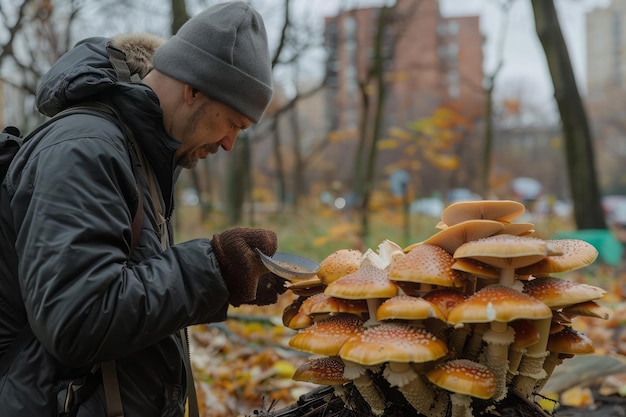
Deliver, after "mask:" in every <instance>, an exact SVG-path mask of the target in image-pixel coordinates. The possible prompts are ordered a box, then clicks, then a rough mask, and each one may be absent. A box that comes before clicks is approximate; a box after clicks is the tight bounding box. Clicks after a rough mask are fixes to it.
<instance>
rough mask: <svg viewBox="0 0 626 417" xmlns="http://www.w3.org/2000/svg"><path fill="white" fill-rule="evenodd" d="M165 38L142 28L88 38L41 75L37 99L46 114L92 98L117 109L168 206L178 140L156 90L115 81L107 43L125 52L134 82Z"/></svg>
mask: <svg viewBox="0 0 626 417" xmlns="http://www.w3.org/2000/svg"><path fill="white" fill-rule="evenodd" d="M161 43H163V39H161V38H158V37H156V36H154V35H150V34H145V33H134V34H123V35H118V36H116V37H114V38H111V39H109V38H100V37H94V38H87V39H85V40H82V41H81V42H79V43H77V44H76V46H75V47H74V48H72V49H70V50H69V51H68V52H66V53H65V54H64V55H63V56H62V57H61V58H59V60H58V61H57V62H56V63H55V64H54V65H53V66H52V68H50V70H49V71H48V72H47V73H46V74H45V75H44V76H43V77H42V80H41V83H40V84H39V87H38V89H37V96H36V104H37V108H38V109H39V111H40V112H41V113H43V114H45V115H46V116H54V115H55V114H57V113H59V112H60V111H62V110H64V109H65V108H67V107H70V106H72V105H76V104H80V103H81V102H89V101H96V102H102V103H106V104H109V105H111V106H113V107H115V108H117V109H118V112H119V114H120V115H121V117H122V118H123V119H124V123H125V124H126V125H127V126H128V127H129V128H130V130H131V131H132V132H133V133H134V135H135V139H136V140H137V142H138V143H139V145H140V147H141V149H142V151H143V153H144V154H145V156H146V157H147V159H148V161H150V163H151V165H152V167H153V170H154V172H155V174H156V176H157V179H158V181H159V184H160V186H161V190H162V191H163V195H164V198H165V199H166V205H167V206H169V207H168V208H171V205H170V203H168V202H167V199H168V197H169V196H170V194H169V193H171V191H172V189H173V182H174V181H175V180H176V177H177V175H178V173H179V172H180V169H179V168H177V167H176V166H175V162H174V153H175V152H176V149H178V147H179V146H180V143H179V142H178V141H176V140H175V139H174V138H173V137H171V136H170V135H169V134H168V133H167V132H166V130H165V128H164V126H163V113H162V110H161V107H160V105H159V99H158V97H157V95H156V94H155V93H154V91H153V90H152V89H151V88H150V87H148V86H147V85H145V84H143V83H141V82H121V81H119V80H118V77H117V73H116V70H115V68H114V66H113V63H112V62H111V60H110V59H109V50H108V48H113V49H116V50H117V51H120V52H122V53H124V55H125V57H126V63H127V65H128V68H129V70H130V72H131V76H132V77H131V79H132V80H133V81H140V79H141V78H143V77H145V76H146V75H147V74H148V73H149V72H150V71H151V70H152V57H153V55H154V51H155V50H156V48H158V47H159V46H160V45H161Z"/></svg>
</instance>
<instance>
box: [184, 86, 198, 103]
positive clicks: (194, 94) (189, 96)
mask: <svg viewBox="0 0 626 417" xmlns="http://www.w3.org/2000/svg"><path fill="white" fill-rule="evenodd" d="M199 94H200V92H199V91H198V90H197V89H195V88H193V87H192V86H190V85H189V84H185V86H184V89H183V99H184V100H185V103H187V104H189V105H193V102H194V101H195V100H196V99H197V98H198V95H199Z"/></svg>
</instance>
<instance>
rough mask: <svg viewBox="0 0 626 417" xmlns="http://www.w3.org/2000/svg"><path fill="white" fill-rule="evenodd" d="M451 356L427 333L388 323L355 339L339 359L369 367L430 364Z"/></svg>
mask: <svg viewBox="0 0 626 417" xmlns="http://www.w3.org/2000/svg"><path fill="white" fill-rule="evenodd" d="M447 352H448V348H447V346H446V344H445V343H444V342H442V341H441V340H439V339H437V338H436V337H435V336H433V335H432V334H430V333H429V332H427V331H426V330H424V329H418V328H416V327H414V326H411V325H409V324H405V323H398V322H385V323H381V324H378V325H376V326H372V327H368V328H366V329H365V330H364V331H362V332H359V333H356V334H354V335H352V336H351V337H350V338H349V339H348V340H347V341H346V342H345V343H344V344H343V346H342V347H341V349H340V351H339V356H340V357H341V358H342V359H345V360H348V361H352V362H356V363H359V364H361V365H368V366H369V365H378V364H381V363H385V362H403V363H408V362H416V363H422V362H428V361H433V360H436V359H439V358H441V357H443V356H445V355H446V353H447Z"/></svg>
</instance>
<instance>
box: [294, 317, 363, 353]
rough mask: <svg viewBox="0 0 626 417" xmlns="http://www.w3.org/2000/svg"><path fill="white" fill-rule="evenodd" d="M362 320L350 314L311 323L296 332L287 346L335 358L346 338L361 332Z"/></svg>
mask: <svg viewBox="0 0 626 417" xmlns="http://www.w3.org/2000/svg"><path fill="white" fill-rule="evenodd" d="M362 326H363V320H362V319H361V318H359V317H357V316H353V315H350V314H339V315H337V316H331V317H328V318H326V319H324V320H320V321H318V322H315V323H313V324H312V325H311V326H309V327H307V328H305V329H302V330H300V331H298V333H296V334H295V335H294V336H293V337H292V338H291V339H289V346H290V347H292V348H294V349H297V350H302V351H305V352H310V353H314V354H317V355H325V356H336V355H337V354H338V353H339V349H340V348H341V346H342V345H343V344H344V342H345V341H346V340H348V338H350V337H351V336H352V335H354V334H357V333H359V332H361V331H362V329H363V328H362Z"/></svg>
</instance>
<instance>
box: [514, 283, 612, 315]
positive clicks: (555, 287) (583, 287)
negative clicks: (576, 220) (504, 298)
mask: <svg viewBox="0 0 626 417" xmlns="http://www.w3.org/2000/svg"><path fill="white" fill-rule="evenodd" d="M523 283H524V290H523V292H524V293H525V294H528V295H530V296H531V297H533V298H536V299H537V300H541V301H543V302H544V303H545V304H547V305H548V306H550V307H551V308H555V309H556V308H562V307H567V306H570V305H572V304H578V303H583V302H585V301H592V300H597V299H599V298H602V297H604V295H605V294H606V290H604V289H602V288H600V287H596V286H593V285H589V284H583V283H577V282H572V281H569V280H566V279H561V278H557V277H550V276H548V277H537V278H535V279H530V280H528V281H524V282H523Z"/></svg>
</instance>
